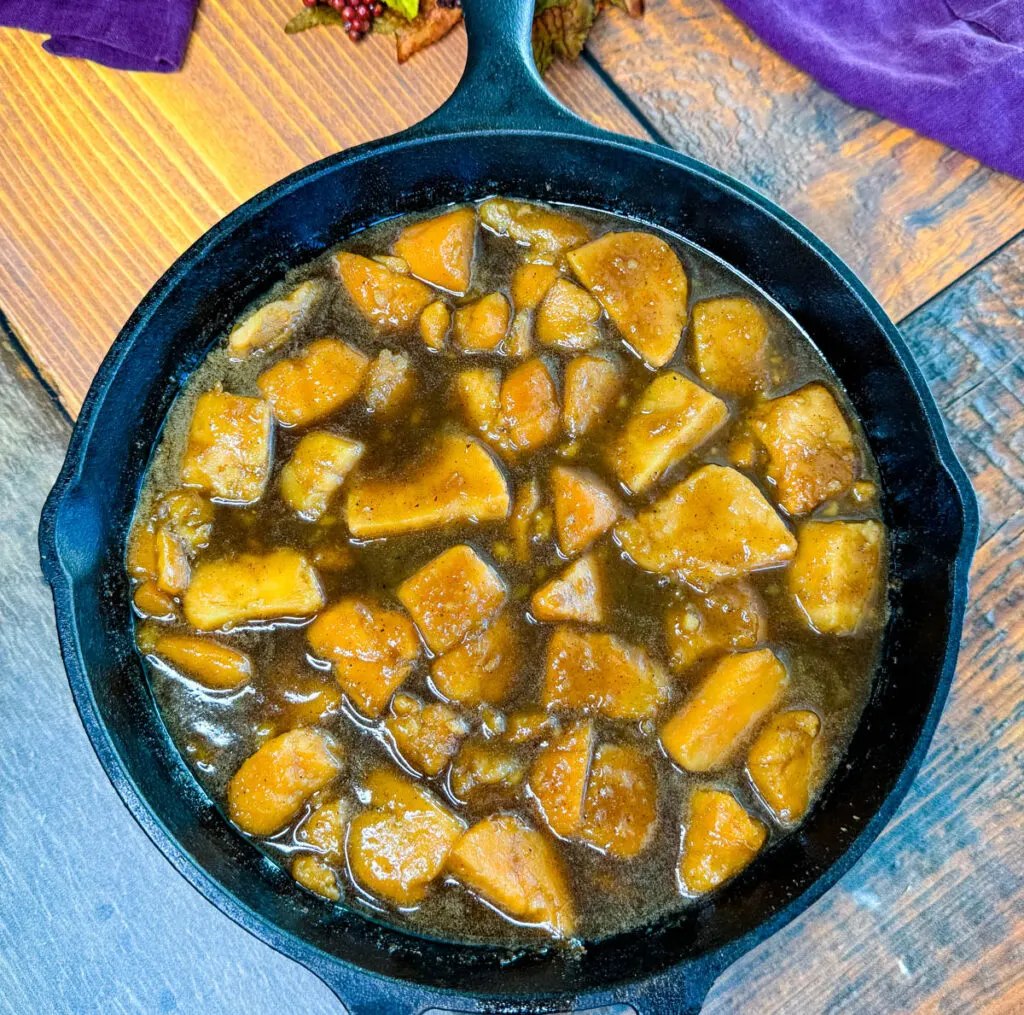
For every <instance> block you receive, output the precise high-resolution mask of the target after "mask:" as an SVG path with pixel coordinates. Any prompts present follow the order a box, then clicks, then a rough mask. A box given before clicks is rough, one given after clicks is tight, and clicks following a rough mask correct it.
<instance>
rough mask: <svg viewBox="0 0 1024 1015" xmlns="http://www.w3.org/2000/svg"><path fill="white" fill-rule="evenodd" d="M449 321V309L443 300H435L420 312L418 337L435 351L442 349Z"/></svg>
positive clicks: (449, 325) (450, 318)
mask: <svg viewBox="0 0 1024 1015" xmlns="http://www.w3.org/2000/svg"><path fill="white" fill-rule="evenodd" d="M451 323H452V315H451V311H450V310H449V309H448V307H447V306H446V305H445V303H444V301H443V300H435V302H433V303H431V304H430V306H429V307H427V308H426V310H424V311H423V313H422V314H420V337H421V338H422V339H423V344H424V345H425V346H426V347H427V348H428V349H433V350H434V351H435V352H437V351H438V350H440V349H443V348H444V340H445V339H446V338H447V337H448V329H449V328H450V327H451Z"/></svg>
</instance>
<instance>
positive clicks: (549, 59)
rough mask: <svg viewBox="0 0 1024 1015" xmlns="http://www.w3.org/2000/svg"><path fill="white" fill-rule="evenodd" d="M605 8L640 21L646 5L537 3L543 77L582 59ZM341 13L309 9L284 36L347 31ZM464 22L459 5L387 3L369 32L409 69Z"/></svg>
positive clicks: (536, 45)
mask: <svg viewBox="0 0 1024 1015" xmlns="http://www.w3.org/2000/svg"><path fill="white" fill-rule="evenodd" d="M494 2H501V0H494ZM606 7H618V8H619V9H620V10H623V11H625V12H626V13H627V14H628V15H629V16H630V17H633V18H639V17H640V16H641V15H642V14H643V12H644V0H536V8H535V10H534V15H533V55H534V59H535V60H536V61H537V67H538V69H539V70H540V72H541V73H542V74H543V73H544V72H545V71H546V70H547V69H548V67H550V66H551V64H552V63H554V61H555V60H559V59H565V60H575V59H576V58H577V57H578V56H579V55H580V53H581V52H582V51H583V47H584V45H585V44H586V41H587V36H588V35H589V34H590V29H591V28H593V26H594V21H595V20H596V18H597V17H598V15H599V14H600V13H601V11H602V10H603V9H604V8H606ZM342 9H344V8H343V7H342V8H341V9H337V8H335V7H333V6H329V5H328V3H324V2H319V3H316V5H315V6H312V7H309V6H307V7H304V8H303V9H302V11H300V12H299V13H298V14H296V15H295V17H294V18H292V19H291V21H289V22H288V24H287V25H285V28H284V30H285V31H286V32H288V34H289V35H293V34H295V33H296V32H304V31H305V30H306V29H307V28H315V27H317V26H318V25H337V26H339V27H344V26H345V18H344V17H343V15H342ZM461 20H462V10H461V8H460V0H388V2H387V5H386V7H385V8H384V11H383V12H382V13H381V14H379V15H378V16H377V17H374V18H373V19H372V21H371V27H370V31H373V32H376V33H377V34H383V35H393V36H394V37H395V46H396V51H397V55H398V62H399V63H404V62H405V61H406V60H408V59H409V57H411V56H412V55H413V54H414V53H418V52H419V51H420V50H421V49H426V47H427V46H429V45H431V44H432V43H434V42H437V41H438V39H441V38H443V37H444V36H445V35H447V34H448V33H449V32H450V31H451V30H452V29H453V28H454V27H455V26H456V25H457V24H458V23H459V22H460V21H461Z"/></svg>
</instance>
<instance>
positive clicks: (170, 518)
mask: <svg viewBox="0 0 1024 1015" xmlns="http://www.w3.org/2000/svg"><path fill="white" fill-rule="evenodd" d="M156 513H157V517H159V518H162V519H163V520H164V525H165V526H167V527H168V528H169V529H170V531H171V532H173V533H174V534H175V535H176V536H177V537H178V538H179V539H180V540H181V542H182V544H183V545H184V547H185V551H186V553H188V554H190V555H191V554H194V553H196V552H197V551H198V550H202V549H204V548H205V547H207V546H209V545H210V535H211V533H212V532H213V517H214V510H213V505H212V504H211V503H210V502H209V501H208V500H207V499H206V498H205V497H204V496H203V495H202V494H201V493H200V492H199V491H198V490H171V491H170V493H165V494H164V495H163V496H162V497H161V498H160V500H159V502H158V504H157V512H156Z"/></svg>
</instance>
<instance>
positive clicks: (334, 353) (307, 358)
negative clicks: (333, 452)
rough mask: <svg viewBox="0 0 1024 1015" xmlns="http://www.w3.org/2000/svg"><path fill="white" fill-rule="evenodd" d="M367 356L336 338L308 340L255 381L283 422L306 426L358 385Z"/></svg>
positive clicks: (341, 403)
mask: <svg viewBox="0 0 1024 1015" xmlns="http://www.w3.org/2000/svg"><path fill="white" fill-rule="evenodd" d="M368 364H369V360H368V359H367V358H366V356H364V355H363V354H362V353H361V352H360V351H359V350H358V349H354V348H353V347H352V346H350V345H348V344H347V343H345V342H340V341H339V340H338V339H336V338H321V339H319V340H318V341H316V342H312V343H310V345H308V346H307V347H306V348H305V349H304V350H303V351H302V353H301V354H300V355H298V356H296V357H295V358H294V359H283V360H281V361H280V362H279V363H275V364H274V365H273V366H272V367H270V368H269V369H267V370H264V371H263V373H262V374H260V376H259V377H258V378H257V380H256V385H257V387H258V388H259V389H260V391H261V392H262V394H263V396H264V397H265V398H266V399H267V400H268V401H269V402H270V404H271V405H272V406H273V408H274V415H275V416H276V417H277V419H278V420H279V421H280V422H281V423H283V424H284V425H285V426H306V425H307V424H309V423H313V422H315V421H316V420H319V419H323V418H324V417H325V416H329V415H331V413H333V412H337V411H338V410H339V409H340V408H342V406H344V405H345V404H346V403H347V402H348V401H349V400H350V399H351V398H352V397H353V396H355V395H356V394H357V393H358V392H359V389H360V388H361V387H362V384H363V378H364V377H365V376H366V370H367V366H368Z"/></svg>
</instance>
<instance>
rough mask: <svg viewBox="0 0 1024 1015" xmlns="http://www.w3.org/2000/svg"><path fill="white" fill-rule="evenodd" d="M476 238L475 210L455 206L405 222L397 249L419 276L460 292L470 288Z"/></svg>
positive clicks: (396, 242) (452, 290)
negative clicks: (442, 211)
mask: <svg viewBox="0 0 1024 1015" xmlns="http://www.w3.org/2000/svg"><path fill="white" fill-rule="evenodd" d="M475 240H476V212H475V211H474V210H473V209H472V208H455V209H453V210H452V211H446V212H444V213H443V214H441V215H435V216H434V217H433V218H429V219H426V220H424V221H422V222H414V223H413V224H412V225H410V226H406V227H405V228H404V229H403V230H402V231H401V233H399V235H398V239H397V240H395V245H394V248H393V249H394V252H395V254H397V255H398V256H399V257H401V258H403V259H404V260H405V262H406V264H408V265H409V270H410V271H411V272H412V273H413V274H414V275H416V276H418V277H419V278H422V279H424V280H425V281H427V282H430V283H431V285H436V286H440V287H441V288H442V289H447V290H449V291H450V292H453V293H455V294H456V295H458V296H461V295H462V294H463V293H465V291H466V290H467V289H468V288H469V276H470V270H471V269H472V266H473V245H474V242H475Z"/></svg>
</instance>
